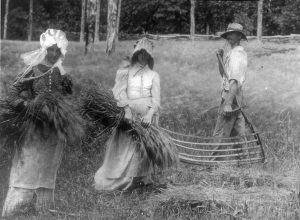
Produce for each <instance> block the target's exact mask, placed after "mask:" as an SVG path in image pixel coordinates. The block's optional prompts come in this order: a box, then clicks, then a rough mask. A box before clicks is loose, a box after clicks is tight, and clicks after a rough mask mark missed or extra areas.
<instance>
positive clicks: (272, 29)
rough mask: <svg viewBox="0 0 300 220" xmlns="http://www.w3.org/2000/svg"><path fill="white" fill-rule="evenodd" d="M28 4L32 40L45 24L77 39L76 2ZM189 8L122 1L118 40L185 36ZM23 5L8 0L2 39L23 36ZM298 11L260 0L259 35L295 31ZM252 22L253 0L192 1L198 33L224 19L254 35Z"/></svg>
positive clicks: (168, 2)
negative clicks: (6, 20)
mask: <svg viewBox="0 0 300 220" xmlns="http://www.w3.org/2000/svg"><path fill="white" fill-rule="evenodd" d="M6 1H7V0H3V1H2V4H1V30H3V28H4V27H3V25H4V16H5V5H6ZM88 1H90V0H88ZM97 1H98V4H99V2H100V11H98V12H99V14H100V22H99V26H98V28H99V38H100V40H104V39H105V38H106V32H107V9H108V7H107V6H108V1H106V0H97ZM91 2H94V3H95V2H96V0H91ZM32 6H33V28H32V30H33V32H32V40H38V38H39V36H40V34H41V33H42V32H43V31H44V30H46V29H47V28H57V29H62V30H64V31H66V32H67V34H68V38H69V39H70V40H74V41H77V40H79V36H80V24H81V9H82V0H38V1H37V0H33V5H32ZM190 7H191V1H190V0H164V1H161V0H151V1H149V0H122V3H121V13H120V26H119V28H120V29H119V38H120V39H131V35H135V34H142V33H145V32H147V33H152V34H171V33H177V34H187V33H189V29H190ZM29 9H30V0H10V1H9V10H8V11H9V13H8V24H7V39H14V40H26V39H27V35H28V26H29V19H28V16H29ZM299 11H300V1H299V0H276V1H275V0H265V1H264V4H263V28H262V29H263V35H287V34H299V33H300V16H299ZM256 20H257V1H256V0H254V1H224V0H222V1H221V0H195V33H198V34H215V33H217V32H219V31H224V29H225V28H226V26H227V24H228V23H229V22H232V21H236V22H239V23H241V24H243V25H244V27H245V31H246V34H247V35H256ZM2 32H3V31H2ZM2 37H3V33H1V38H2Z"/></svg>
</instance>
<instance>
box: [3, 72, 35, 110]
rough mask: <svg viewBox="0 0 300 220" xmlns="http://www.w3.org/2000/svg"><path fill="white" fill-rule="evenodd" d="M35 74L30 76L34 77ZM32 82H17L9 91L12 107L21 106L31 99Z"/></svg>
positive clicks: (9, 100) (8, 97)
mask: <svg viewBox="0 0 300 220" xmlns="http://www.w3.org/2000/svg"><path fill="white" fill-rule="evenodd" d="M32 74H33V72H32V71H31V73H30V74H29V76H32ZM31 86H32V83H31V82H24V83H23V82H15V83H14V84H13V85H12V86H11V87H10V90H9V93H8V96H7V100H8V102H9V103H10V104H11V105H12V106H15V107H17V106H19V105H20V104H21V103H23V102H24V101H26V100H27V99H30V98H31Z"/></svg>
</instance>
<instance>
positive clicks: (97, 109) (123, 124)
mask: <svg viewBox="0 0 300 220" xmlns="http://www.w3.org/2000/svg"><path fill="white" fill-rule="evenodd" d="M80 108H81V113H82V115H83V116H85V117H86V118H88V119H89V120H91V121H95V122H97V123H99V124H101V125H104V126H105V127H106V129H104V130H105V131H104V132H103V133H101V135H110V134H111V132H112V131H113V130H115V129H125V130H126V132H128V133H130V134H131V135H132V136H133V138H134V139H135V140H136V141H137V142H138V147H139V149H138V150H139V152H140V153H141V156H142V157H143V158H146V159H148V160H149V161H150V162H151V163H152V164H153V165H155V166H157V167H159V168H163V169H165V168H168V167H170V166H172V165H175V164H177V161H178V159H177V153H176V150H175V149H176V148H175V145H174V144H173V142H172V141H171V140H170V139H169V137H168V135H167V134H166V133H164V132H163V131H162V130H160V129H159V128H158V127H156V126H155V125H150V127H149V128H145V127H143V126H142V124H141V120H139V119H136V120H133V122H132V123H130V124H129V122H127V121H125V120H124V115H125V111H124V108H122V107H119V106H118V105H117V101H116V100H115V98H114V96H113V94H112V92H111V91H110V90H107V89H105V88H103V87H102V86H94V87H90V88H85V89H83V90H82V92H81V96H80Z"/></svg>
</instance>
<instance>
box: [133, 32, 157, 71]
mask: <svg viewBox="0 0 300 220" xmlns="http://www.w3.org/2000/svg"><path fill="white" fill-rule="evenodd" d="M153 47H154V46H153V42H152V41H150V40H149V39H148V38H146V37H143V38H142V39H140V40H138V41H137V42H136V43H135V45H134V49H133V51H132V53H131V56H130V61H132V60H133V58H134V57H135V56H136V55H137V54H138V53H139V52H141V51H142V50H144V51H146V52H147V53H148V54H149V55H150V61H149V63H148V65H149V67H150V68H151V69H152V68H153V65H154V59H153V54H152V53H153Z"/></svg>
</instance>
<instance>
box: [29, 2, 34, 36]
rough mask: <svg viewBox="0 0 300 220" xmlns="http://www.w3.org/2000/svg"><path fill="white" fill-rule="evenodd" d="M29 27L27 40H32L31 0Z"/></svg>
mask: <svg viewBox="0 0 300 220" xmlns="http://www.w3.org/2000/svg"><path fill="white" fill-rule="evenodd" d="M29 4H30V5H29V29H28V41H31V40H32V23H33V19H32V14H33V0H30V3H29Z"/></svg>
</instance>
